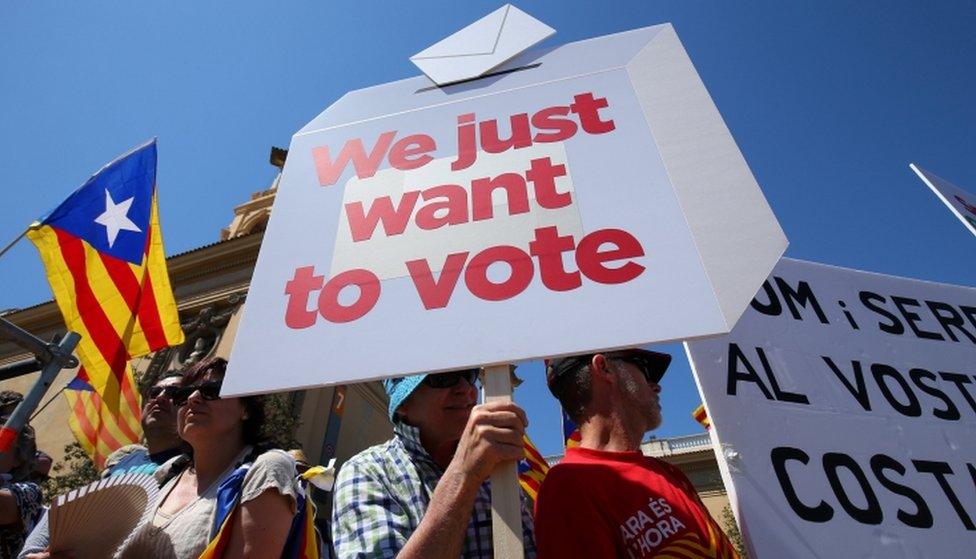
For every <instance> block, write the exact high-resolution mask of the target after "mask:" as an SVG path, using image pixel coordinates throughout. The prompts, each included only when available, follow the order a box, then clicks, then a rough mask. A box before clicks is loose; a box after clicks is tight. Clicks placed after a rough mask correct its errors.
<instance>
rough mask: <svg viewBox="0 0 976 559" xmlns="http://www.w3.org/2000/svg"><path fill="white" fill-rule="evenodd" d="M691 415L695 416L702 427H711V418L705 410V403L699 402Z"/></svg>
mask: <svg viewBox="0 0 976 559" xmlns="http://www.w3.org/2000/svg"><path fill="white" fill-rule="evenodd" d="M691 416H692V417H694V418H695V421H697V422H698V423H699V424H701V426H702V427H704V428H705V430H706V431H707V430H708V429H711V428H712V420H711V419H709V418H708V412H706V411H705V404H701V405H700V406H698V407H697V408H695V411H693V412H691Z"/></svg>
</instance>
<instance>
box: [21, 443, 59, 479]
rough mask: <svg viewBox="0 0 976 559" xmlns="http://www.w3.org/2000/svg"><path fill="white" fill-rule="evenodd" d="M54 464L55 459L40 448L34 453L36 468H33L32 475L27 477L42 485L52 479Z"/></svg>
mask: <svg viewBox="0 0 976 559" xmlns="http://www.w3.org/2000/svg"><path fill="white" fill-rule="evenodd" d="M53 465H54V459H53V458H51V455H50V454H48V453H46V452H44V451H43V450H38V451H37V452H35V453H34V469H33V470H31V473H30V475H29V476H28V477H27V479H28V481H33V482H34V483H36V484H38V485H40V484H42V483H44V482H45V481H47V480H49V479H51V476H50V474H51V466H53Z"/></svg>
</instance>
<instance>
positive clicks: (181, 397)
mask: <svg viewBox="0 0 976 559" xmlns="http://www.w3.org/2000/svg"><path fill="white" fill-rule="evenodd" d="M220 384H221V382H220V381H219V380H211V381H207V382H201V383H200V384H194V385H192V386H183V387H179V388H177V389H176V392H175V393H174V394H173V397H172V400H173V404H175V405H177V406H182V405H184V404H186V401H187V400H188V399H189V398H190V396H191V395H192V394H193V393H194V392H200V397H201V398H203V399H204V400H207V401H208V402H209V401H212V400H219V399H220Z"/></svg>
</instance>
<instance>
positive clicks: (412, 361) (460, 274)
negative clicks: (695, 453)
mask: <svg viewBox="0 0 976 559" xmlns="http://www.w3.org/2000/svg"><path fill="white" fill-rule="evenodd" d="M499 71H500V73H501V74H500V75H497V76H489V77H485V78H482V79H480V80H476V81H474V82H470V83H465V84H460V85H454V86H448V87H445V88H438V87H435V86H432V85H431V84H430V82H429V80H427V78H424V77H418V78H413V79H409V80H403V81H399V82H394V83H390V84H384V85H381V86H377V87H373V88H368V89H363V90H359V91H355V92H351V93H349V94H347V95H346V96H344V97H343V98H342V99H340V100H339V101H337V102H336V103H335V104H334V105H333V106H331V107H330V108H329V109H327V110H326V111H325V112H324V113H322V114H321V115H320V116H319V117H318V118H316V119H315V120H313V121H312V122H311V123H309V124H308V125H307V126H306V127H305V128H304V129H302V130H301V131H300V132H299V133H298V134H296V135H295V137H294V138H293V141H292V144H291V148H290V150H289V153H288V161H287V164H286V166H285V169H284V172H283V174H282V178H281V182H280V186H279V190H278V194H277V199H276V201H275V205H274V209H273V212H272V217H271V222H270V224H269V226H268V229H267V232H266V233H265V238H264V244H263V246H262V248H261V254H260V256H259V258H258V263H257V267H256V269H255V272H254V278H253V282H252V284H251V289H250V292H249V294H248V302H247V307H246V308H245V311H244V318H243V320H242V324H241V328H240V330H239V332H238V335H237V338H236V341H235V345H234V352H233V355H232V358H231V361H230V367H231V370H230V371H229V372H228V375H227V381H225V383H224V390H225V391H226V393H228V394H241V393H253V392H267V391H274V390H284V389H292V388H301V387H309V386H315V385H322V384H331V383H340V382H349V381H359V380H369V379H375V378H382V377H389V376H395V375H401V374H408V373H415V372H432V371H440V370H447V369H451V368H458V367H470V366H478V365H486V364H493V363H505V362H512V361H518V360H524V359H532V358H538V357H542V356H554V355H560V354H568V353H575V352H580V351H586V350H596V349H609V348H616V347H623V346H635V345H641V344H646V343H651V342H658V341H665V340H676V339H687V338H692V337H698V336H705V335H713V334H720V333H725V332H728V331H729V329H730V328H731V326H732V325H733V324H734V323H735V320H736V319H737V318H738V316H739V315H740V314H741V312H742V311H743V310H744V309H745V308H746V306H747V305H748V302H749V299H750V298H751V297H752V294H753V293H755V290H756V288H757V287H758V286H759V284H760V283H761V282H762V280H763V278H765V276H766V274H767V273H768V270H770V269H772V266H773V265H774V264H775V262H776V260H777V259H778V258H779V256H780V255H781V254H782V252H783V250H785V248H786V239H785V236H784V235H783V233H782V231H781V230H780V228H779V224H778V223H777V222H776V220H775V218H774V217H773V215H772V212H771V211H770V209H769V207H768V205H767V204H766V201H765V199H764V198H763V196H762V193H761V191H760V190H759V187H758V185H757V184H756V183H755V180H754V179H753V178H752V175H751V173H750V172H749V169H748V167H747V166H746V164H745V161H744V160H743V159H742V156H741V154H740V153H739V151H738V149H737V148H736V146H735V143H734V142H733V140H732V137H731V136H730V135H729V133H728V130H727V129H726V128H725V126H724V124H723V123H722V120H721V117H720V116H719V115H718V112H717V110H716V109H715V106H714V105H713V104H712V102H711V99H710V98H709V97H708V93H707V92H706V91H705V89H704V87H703V86H702V84H701V81H700V80H699V78H698V75H697V74H696V73H695V71H694V68H693V67H692V65H691V62H690V61H689V60H688V58H687V55H686V54H685V53H684V50H683V49H682V48H681V45H680V43H679V42H678V39H677V36H676V35H675V34H674V31H673V29H672V28H671V27H670V26H669V25H662V26H657V27H651V28H646V29H639V30H635V31H631V32H627V33H621V34H617V35H612V36H607V37H599V38H596V39H591V40H588V41H582V42H579V43H572V44H570V45H564V46H561V47H558V48H556V49H551V50H549V51H545V52H542V53H539V52H536V53H526V54H523V55H520V56H519V57H518V58H516V59H515V60H513V61H512V62H510V63H508V64H507V65H506V66H504V67H503V68H502V69H501V70H499ZM743 223H748V224H749V226H748V227H743V225H742V224H743ZM597 322H598V323H599V325H600V326H599V327H598V328H595V327H593V325H594V324H595V323H597Z"/></svg>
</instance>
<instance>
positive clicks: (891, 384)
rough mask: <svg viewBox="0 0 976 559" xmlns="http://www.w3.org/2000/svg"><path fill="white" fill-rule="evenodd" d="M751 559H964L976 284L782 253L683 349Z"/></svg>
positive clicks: (969, 531)
mask: <svg viewBox="0 0 976 559" xmlns="http://www.w3.org/2000/svg"><path fill="white" fill-rule="evenodd" d="M686 348H687V350H688V353H689V356H690V358H691V361H692V369H693V371H694V373H695V377H696V380H697V382H698V385H699V389H700V390H701V393H702V397H703V399H704V402H705V407H706V409H707V411H708V417H709V419H710V420H711V422H712V428H711V430H710V432H711V436H712V438H713V442H715V443H716V446H717V448H719V449H720V452H719V466H720V470H721V471H722V475H723V478H724V480H725V486H726V488H728V490H729V496H730V500H731V501H732V505H733V509H734V510H736V512H737V517H738V520H739V523H740V525H741V527H742V532H743V535H744V537H745V539H746V541H747V543H748V545H749V547H750V551H751V552H752V553H751V556H754V557H791V558H797V559H806V558H825V559H826V558H835V557H906V558H907V557H971V556H972V555H973V550H974V549H976V445H974V444H973V441H974V440H976V289H973V288H970V287H961V286H955V285H946V284H939V283H931V282H925V281H918V280H911V279H905V278H899V277H894V276H885V275H880V274H871V273H867V272H861V271H858V270H851V269H846V268H837V267H833V266H825V265H822V264H814V263H810V262H803V261H800V260H792V259H787V258H784V259H783V260H782V261H781V262H780V263H779V264H778V265H777V266H776V268H775V270H773V273H772V274H771V275H770V277H769V279H768V280H767V281H766V282H765V283H764V284H763V287H762V288H761V289H760V290H759V293H758V294H757V295H756V297H755V299H754V300H753V302H752V303H751V306H750V308H749V309H748V310H747V311H746V312H745V313H744V314H743V315H742V318H740V320H739V322H738V323H737V324H736V326H735V328H734V329H733V330H732V332H731V333H730V334H729V335H728V336H718V337H715V338H711V339H708V340H699V341H694V342H690V343H687V344H686Z"/></svg>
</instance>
